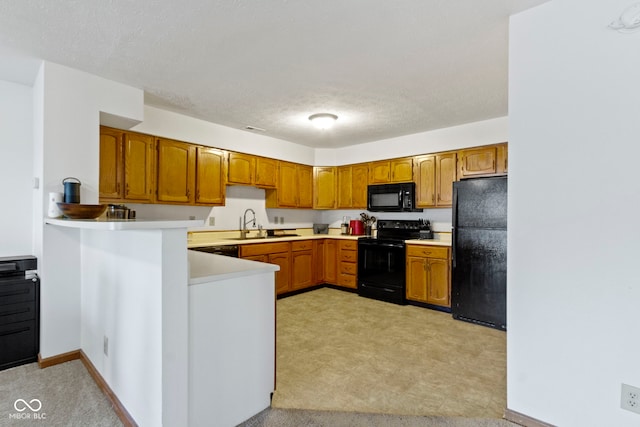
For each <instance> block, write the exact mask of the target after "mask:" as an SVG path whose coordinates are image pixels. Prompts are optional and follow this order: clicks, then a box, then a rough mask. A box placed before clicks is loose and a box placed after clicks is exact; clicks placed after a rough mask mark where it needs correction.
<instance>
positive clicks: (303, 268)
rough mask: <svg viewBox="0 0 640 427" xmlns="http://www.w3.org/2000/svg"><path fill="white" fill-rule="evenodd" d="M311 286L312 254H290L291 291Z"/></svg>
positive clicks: (307, 252)
mask: <svg viewBox="0 0 640 427" xmlns="http://www.w3.org/2000/svg"><path fill="white" fill-rule="evenodd" d="M312 285H313V252H312V251H311V250H306V251H296V252H291V289H292V290H296V289H303V288H308V287H309V286H312Z"/></svg>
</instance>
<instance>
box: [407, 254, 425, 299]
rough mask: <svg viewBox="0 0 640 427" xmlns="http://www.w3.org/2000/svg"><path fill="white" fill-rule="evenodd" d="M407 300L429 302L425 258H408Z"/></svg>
mask: <svg viewBox="0 0 640 427" xmlns="http://www.w3.org/2000/svg"><path fill="white" fill-rule="evenodd" d="M406 274H407V276H406V277H407V279H406V282H407V288H406V295H407V299H410V300H413V301H420V302H426V301H427V280H428V278H427V260H426V258H423V257H415V256H408V257H407V273H406Z"/></svg>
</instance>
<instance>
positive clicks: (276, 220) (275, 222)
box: [273, 216, 278, 224]
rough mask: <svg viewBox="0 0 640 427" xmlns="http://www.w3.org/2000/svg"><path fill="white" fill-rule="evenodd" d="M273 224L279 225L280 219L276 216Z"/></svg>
mask: <svg viewBox="0 0 640 427" xmlns="http://www.w3.org/2000/svg"><path fill="white" fill-rule="evenodd" d="M273 223H274V224H277V223H278V217H277V216H274V217H273Z"/></svg>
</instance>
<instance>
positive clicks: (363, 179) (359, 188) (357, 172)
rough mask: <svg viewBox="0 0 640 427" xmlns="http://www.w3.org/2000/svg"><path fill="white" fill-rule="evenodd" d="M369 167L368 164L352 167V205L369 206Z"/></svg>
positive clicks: (353, 206) (361, 207) (355, 206)
mask: <svg viewBox="0 0 640 427" xmlns="http://www.w3.org/2000/svg"><path fill="white" fill-rule="evenodd" d="M368 175H369V167H368V166H367V165H366V164H359V165H353V166H352V167H351V207H352V208H359V209H366V208H367V185H368V184H369V178H368Z"/></svg>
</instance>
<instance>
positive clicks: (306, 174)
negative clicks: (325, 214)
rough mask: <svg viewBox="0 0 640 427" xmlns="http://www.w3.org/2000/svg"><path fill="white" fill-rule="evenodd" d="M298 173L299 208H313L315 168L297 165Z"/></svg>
mask: <svg viewBox="0 0 640 427" xmlns="http://www.w3.org/2000/svg"><path fill="white" fill-rule="evenodd" d="M296 169H297V171H298V207H299V208H309V209H311V208H312V207H313V167H311V166H307V165H297V166H296Z"/></svg>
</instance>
